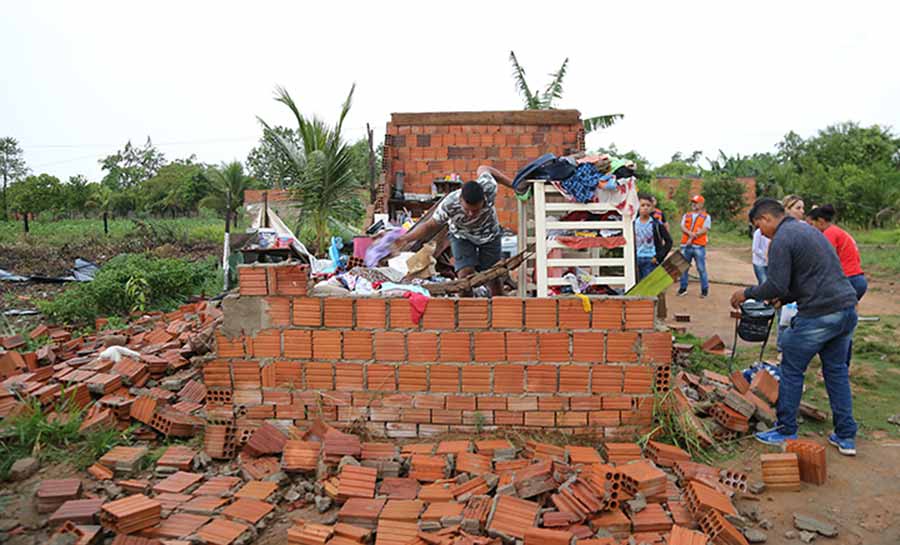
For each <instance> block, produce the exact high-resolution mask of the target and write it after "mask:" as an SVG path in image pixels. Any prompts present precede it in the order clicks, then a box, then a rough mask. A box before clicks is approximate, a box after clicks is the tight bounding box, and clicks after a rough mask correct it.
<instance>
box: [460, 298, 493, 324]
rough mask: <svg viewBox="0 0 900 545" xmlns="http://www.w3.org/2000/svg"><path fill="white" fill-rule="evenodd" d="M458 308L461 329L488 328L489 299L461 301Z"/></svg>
mask: <svg viewBox="0 0 900 545" xmlns="http://www.w3.org/2000/svg"><path fill="white" fill-rule="evenodd" d="M457 307H458V309H459V310H458V311H457V314H458V316H459V328H460V329H483V328H485V327H487V326H488V300H487V299H472V298H467V299H460V300H459V301H458V303H457Z"/></svg>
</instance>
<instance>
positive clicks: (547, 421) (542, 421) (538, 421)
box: [525, 411, 556, 428]
mask: <svg viewBox="0 0 900 545" xmlns="http://www.w3.org/2000/svg"><path fill="white" fill-rule="evenodd" d="M525 425H526V426H541V427H545V428H552V427H554V426H556V413H554V412H553V411H529V412H526V413H525Z"/></svg>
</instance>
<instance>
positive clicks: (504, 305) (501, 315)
mask: <svg viewBox="0 0 900 545" xmlns="http://www.w3.org/2000/svg"><path fill="white" fill-rule="evenodd" d="M524 310H525V305H524V301H523V300H522V298H520V297H494V298H493V299H491V327H493V328H494V329H522V325H523V320H522V318H523V316H524Z"/></svg>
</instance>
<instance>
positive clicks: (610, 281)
mask: <svg viewBox="0 0 900 545" xmlns="http://www.w3.org/2000/svg"><path fill="white" fill-rule="evenodd" d="M626 281H627V280H626V279H625V277H624V276H595V277H594V278H593V279H591V282H590V283H591V285H593V286H601V285H605V286H624V285H625V282H626ZM547 283H548V284H549V285H551V286H568V285H569V282H568V281H567V280H566V279H564V278H548V279H547Z"/></svg>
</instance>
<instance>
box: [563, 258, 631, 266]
mask: <svg viewBox="0 0 900 545" xmlns="http://www.w3.org/2000/svg"><path fill="white" fill-rule="evenodd" d="M624 265H625V259H623V258H621V257H561V258H555V259H548V260H547V266H548V267H592V266H598V267H623V266H624Z"/></svg>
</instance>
